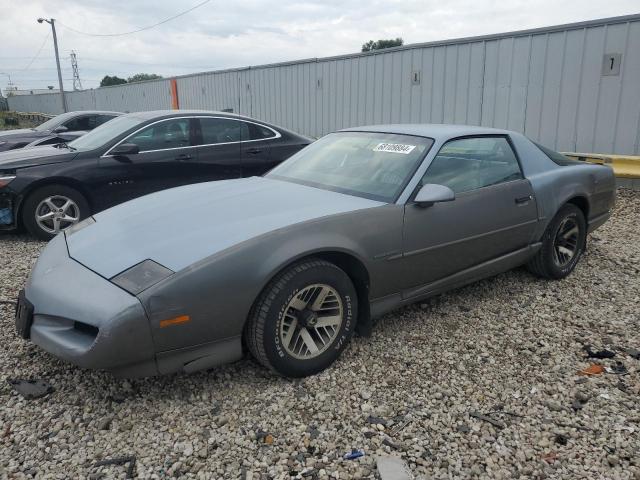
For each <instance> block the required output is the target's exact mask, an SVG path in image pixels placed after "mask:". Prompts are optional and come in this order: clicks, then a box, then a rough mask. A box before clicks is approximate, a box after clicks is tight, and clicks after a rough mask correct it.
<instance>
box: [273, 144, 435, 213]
mask: <svg viewBox="0 0 640 480" xmlns="http://www.w3.org/2000/svg"><path fill="white" fill-rule="evenodd" d="M432 144H433V140H432V139H430V138H425V137H415V136H410V135H397V134H391V133H374V132H337V133H332V134H329V135H327V136H325V137H323V138H321V139H320V140H318V141H316V142H314V143H312V144H311V145H309V146H308V147H306V148H304V149H303V150H300V151H299V152H298V153H296V154H295V155H294V156H292V157H291V158H289V159H288V160H287V161H285V162H283V163H281V164H280V165H279V166H277V167H276V168H274V169H273V170H271V172H269V173H268V174H267V175H266V176H267V177H268V178H275V179H278V180H285V181H290V182H294V183H301V184H303V185H309V186H312V187H316V188H323V189H326V190H332V191H336V192H341V193H346V194H349V195H355V196H358V197H364V198H370V199H372V200H379V201H383V202H394V201H396V199H397V197H398V196H399V195H400V193H401V192H402V190H403V188H404V187H405V186H406V184H407V183H408V182H409V180H410V179H411V176H412V175H413V174H414V172H415V171H416V168H418V165H419V164H420V162H421V161H422V159H423V158H424V156H425V155H426V154H427V152H428V151H429V148H431V145H432Z"/></svg>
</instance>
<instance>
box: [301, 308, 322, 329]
mask: <svg viewBox="0 0 640 480" xmlns="http://www.w3.org/2000/svg"><path fill="white" fill-rule="evenodd" d="M300 319H301V320H302V323H303V324H304V325H305V327H315V326H316V324H317V323H318V313H317V312H314V311H313V310H308V309H304V310H303V311H302V312H300Z"/></svg>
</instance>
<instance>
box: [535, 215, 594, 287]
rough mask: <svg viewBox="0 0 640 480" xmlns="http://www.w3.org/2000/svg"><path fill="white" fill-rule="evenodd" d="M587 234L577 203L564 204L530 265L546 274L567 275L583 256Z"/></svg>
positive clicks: (536, 272) (548, 276)
mask: <svg viewBox="0 0 640 480" xmlns="http://www.w3.org/2000/svg"><path fill="white" fill-rule="evenodd" d="M586 237H587V226H586V221H585V219H584V214H583V213H582V211H581V210H580V209H579V208H578V207H576V206H575V205H572V204H567V205H565V206H564V207H562V208H561V209H560V211H559V212H558V213H557V215H556V216H555V217H554V218H553V220H552V221H551V223H550V224H549V226H548V227H547V230H546V231H545V233H544V235H543V237H542V247H541V248H540V250H539V251H538V253H537V254H536V256H535V257H534V258H533V259H532V260H531V261H530V262H529V264H528V265H527V266H528V268H529V270H531V271H532V272H533V273H535V274H537V275H539V276H541V277H545V278H555V279H560V278H564V277H566V276H567V275H569V274H570V273H571V272H572V271H573V269H574V268H575V267H576V264H577V263H578V260H579V259H580V257H581V256H582V252H583V251H584V245H585V240H586Z"/></svg>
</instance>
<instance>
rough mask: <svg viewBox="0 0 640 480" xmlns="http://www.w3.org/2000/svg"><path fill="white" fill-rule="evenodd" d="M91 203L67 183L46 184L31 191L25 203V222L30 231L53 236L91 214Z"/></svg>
mask: <svg viewBox="0 0 640 480" xmlns="http://www.w3.org/2000/svg"><path fill="white" fill-rule="evenodd" d="M90 213H91V212H90V211H89V203H88V202H87V200H86V199H85V198H84V196H83V195H82V194H81V193H80V192H78V191H77V190H75V189H73V188H71V187H67V186H66V185H47V186H45V187H41V188H39V189H37V190H36V191H34V192H33V193H31V194H30V195H29V196H28V197H27V199H26V200H25V201H24V205H23V207H22V223H23V224H24V226H25V227H26V229H27V230H28V231H29V233H30V234H31V235H33V236H34V237H37V238H39V239H41V240H51V239H52V238H53V237H55V236H56V235H57V234H58V233H60V232H62V231H64V230H66V229H67V228H69V227H70V226H72V225H75V224H76V223H78V222H79V221H81V220H83V219H85V218H86V217H88V216H89V215H90Z"/></svg>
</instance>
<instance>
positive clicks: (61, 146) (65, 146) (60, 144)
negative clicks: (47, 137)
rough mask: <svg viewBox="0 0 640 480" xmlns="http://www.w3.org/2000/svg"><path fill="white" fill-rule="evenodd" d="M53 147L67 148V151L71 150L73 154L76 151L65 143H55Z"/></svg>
mask: <svg viewBox="0 0 640 480" xmlns="http://www.w3.org/2000/svg"><path fill="white" fill-rule="evenodd" d="M54 146H55V147H56V148H67V149H69V150H71V151H72V152H75V151H76V150H77V148H74V147H72V146H70V145H69V144H67V142H60V143H56V144H55V145H54Z"/></svg>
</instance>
